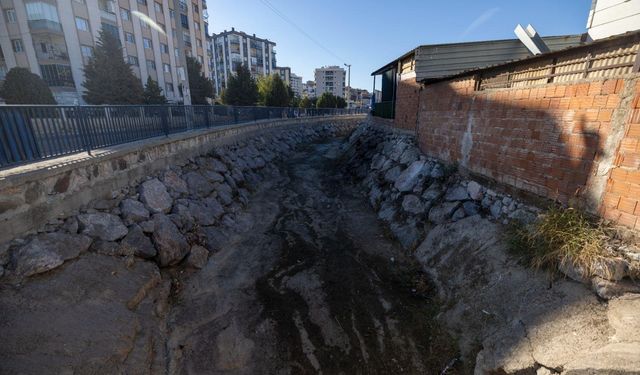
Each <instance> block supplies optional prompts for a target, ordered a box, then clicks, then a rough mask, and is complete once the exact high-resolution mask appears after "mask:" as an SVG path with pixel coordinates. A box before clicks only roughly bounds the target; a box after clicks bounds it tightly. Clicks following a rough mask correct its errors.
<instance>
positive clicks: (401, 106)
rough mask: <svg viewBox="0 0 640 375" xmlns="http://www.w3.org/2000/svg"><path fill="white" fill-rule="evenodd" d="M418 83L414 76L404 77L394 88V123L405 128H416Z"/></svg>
mask: <svg viewBox="0 0 640 375" xmlns="http://www.w3.org/2000/svg"><path fill="white" fill-rule="evenodd" d="M419 91H420V85H419V84H418V83H417V82H416V79H415V77H411V78H405V79H403V80H401V81H399V82H398V87H397V89H396V116H395V121H394V123H395V125H396V126H397V127H399V128H402V129H406V130H412V131H413V130H415V129H416V119H417V117H418V100H419Z"/></svg>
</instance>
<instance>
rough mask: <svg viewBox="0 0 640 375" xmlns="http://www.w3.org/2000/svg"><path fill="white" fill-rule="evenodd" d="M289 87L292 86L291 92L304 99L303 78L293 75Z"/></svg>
mask: <svg viewBox="0 0 640 375" xmlns="http://www.w3.org/2000/svg"><path fill="white" fill-rule="evenodd" d="M289 85H290V86H291V90H292V91H293V93H294V94H295V95H296V96H297V97H299V98H302V96H303V92H302V77H300V76H299V75H297V74H293V73H292V74H291V82H290V83H289Z"/></svg>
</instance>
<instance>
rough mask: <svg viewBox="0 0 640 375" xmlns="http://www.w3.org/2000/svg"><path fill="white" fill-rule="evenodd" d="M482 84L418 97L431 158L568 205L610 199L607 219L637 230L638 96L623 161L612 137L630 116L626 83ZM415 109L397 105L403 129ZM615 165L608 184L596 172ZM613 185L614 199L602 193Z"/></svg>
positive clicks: (451, 86)
mask: <svg viewBox="0 0 640 375" xmlns="http://www.w3.org/2000/svg"><path fill="white" fill-rule="evenodd" d="M627 81H628V84H634V83H633V82H632V80H630V79H628V80H627ZM474 84H475V81H474V79H473V78H472V77H467V78H462V79H458V80H455V81H445V82H440V83H436V84H429V85H426V86H424V88H423V89H422V91H419V92H418V95H416V96H415V97H417V98H419V100H418V103H417V105H419V113H418V123H419V126H418V140H419V144H420V147H421V149H422V151H423V152H425V153H426V154H428V155H430V156H433V157H437V158H439V159H441V160H444V161H446V162H450V163H456V164H459V165H461V166H462V167H464V168H465V169H466V170H469V171H471V172H473V173H477V174H480V175H484V176H486V177H489V178H491V179H494V180H496V181H497V182H500V183H503V184H506V185H510V186H513V187H516V188H518V189H521V190H524V191H527V192H531V193H534V194H537V195H540V196H543V197H547V198H552V199H559V200H561V201H563V202H568V201H569V199H571V198H572V197H574V196H576V195H578V196H581V197H582V198H583V199H591V200H592V201H593V202H589V203H590V206H591V207H594V206H595V207H601V206H600V202H597V201H598V200H600V199H602V198H603V197H604V198H605V199H606V200H607V202H608V203H607V207H608V209H607V211H606V212H607V217H610V218H613V219H616V220H618V219H622V220H620V221H621V223H623V224H626V225H629V224H632V226H633V225H636V221H634V220H631V219H630V218H629V216H628V215H634V218H636V217H638V216H639V214H640V205H638V200H640V172H639V167H640V155H639V153H638V152H639V151H640V114H639V111H638V110H637V106H638V100H640V99H638V98H637V94H636V98H635V100H634V101H633V105H635V106H636V109H635V110H634V112H633V116H631V114H630V115H629V117H630V118H629V123H628V129H627V135H626V136H625V138H624V140H623V142H622V147H621V148H620V155H618V158H615V159H614V158H613V157H612V156H611V155H613V154H615V152H616V148H617V147H618V145H619V144H620V142H618V141H616V139H617V138H615V137H612V138H611V139H609V136H610V134H611V133H612V132H611V129H612V126H622V125H621V124H615V123H614V122H612V118H613V117H614V114H615V113H617V112H616V111H627V110H628V108H620V107H621V103H622V102H623V100H622V99H623V88H624V87H625V81H624V80H622V79H600V80H590V81H580V82H572V83H566V84H562V83H554V84H549V85H542V86H533V87H526V88H511V89H496V90H486V91H475V90H474ZM636 90H637V88H636ZM401 100H402V98H401V96H400V95H398V101H399V102H400V101H401ZM626 102H628V101H625V103H626ZM414 103H415V100H414V101H413V102H412V101H407V102H406V104H398V105H397V107H396V108H397V112H396V123H397V126H400V127H405V126H407V121H411V118H412V117H411V116H412V113H413V111H415V109H416V107H415V105H416V104H414ZM412 106H413V108H412ZM414 118H415V117H414ZM405 119H408V120H405ZM612 144H613V146H612ZM605 147H609V148H611V150H610V152H608V153H606V152H605ZM607 155H609V157H608V158H607ZM614 160H615V163H614V167H615V166H617V167H619V168H614V169H613V173H612V174H611V178H610V181H608V182H607V181H606V176H605V177H604V178H603V177H599V176H598V174H597V173H596V171H598V170H599V167H600V168H601V169H600V170H602V169H603V168H604V170H605V173H607V171H609V168H608V166H609V164H611V162H612V161H614ZM623 182H624V183H623ZM598 184H600V186H599V187H598V186H595V185H598ZM605 184H606V188H607V190H606V193H605V194H601V193H602V190H603V189H604V188H605ZM594 192H595V195H594ZM634 198H635V199H634ZM616 199H617V200H616ZM623 214H626V215H623ZM616 215H617V216H619V217H616ZM632 221H633V223H631V222H632Z"/></svg>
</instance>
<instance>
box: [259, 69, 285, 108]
mask: <svg viewBox="0 0 640 375" xmlns="http://www.w3.org/2000/svg"><path fill="white" fill-rule="evenodd" d="M258 93H259V94H260V103H261V104H262V105H266V106H267V107H287V106H289V92H288V90H287V85H285V84H284V82H283V81H282V78H280V76H279V75H277V74H272V75H270V76H267V77H262V78H261V79H260V80H259V81H258Z"/></svg>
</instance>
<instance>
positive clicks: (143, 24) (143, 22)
mask: <svg viewBox="0 0 640 375" xmlns="http://www.w3.org/2000/svg"><path fill="white" fill-rule="evenodd" d="M140 27H142V28H143V29H150V28H151V25H149V24H148V23H147V22H146V21H144V20H142V19H140Z"/></svg>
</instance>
